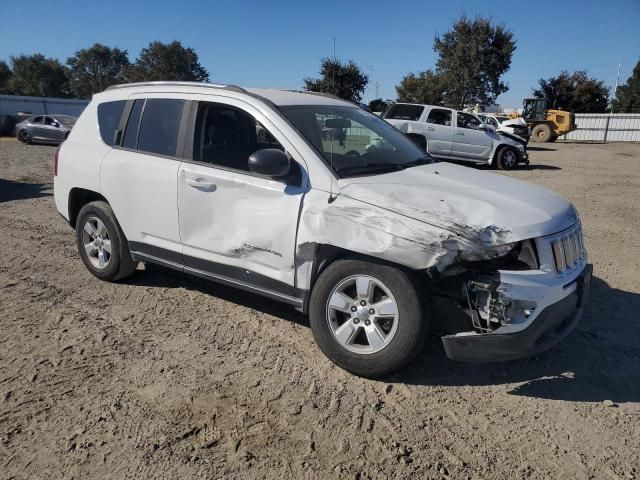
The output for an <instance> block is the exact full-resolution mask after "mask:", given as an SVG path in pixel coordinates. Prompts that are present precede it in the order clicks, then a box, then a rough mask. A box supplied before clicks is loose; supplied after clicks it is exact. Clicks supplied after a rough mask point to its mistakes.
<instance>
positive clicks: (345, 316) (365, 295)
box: [326, 275, 398, 354]
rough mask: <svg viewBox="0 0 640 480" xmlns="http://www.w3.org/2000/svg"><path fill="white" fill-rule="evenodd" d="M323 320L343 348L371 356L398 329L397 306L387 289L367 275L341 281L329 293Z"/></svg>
mask: <svg viewBox="0 0 640 480" xmlns="http://www.w3.org/2000/svg"><path fill="white" fill-rule="evenodd" d="M326 318H327V322H328V324H329V328H330V330H331V333H332V334H333V336H334V338H335V339H336V340H337V342H338V343H339V344H340V345H341V346H342V347H343V348H345V349H347V350H349V351H351V352H354V353H360V354H372V353H376V352H379V351H380V350H382V349H383V348H385V347H386V346H387V345H388V344H389V343H390V342H391V341H392V340H393V337H394V336H395V334H396V331H397V329H398V304H397V302H396V300H395V298H394V296H393V294H392V293H391V291H390V290H389V288H388V287H387V286H386V285H385V284H384V283H382V282H381V281H380V280H378V279H376V278H374V277H371V276H368V275H355V276H350V277H347V278H345V279H344V280H342V281H340V282H339V283H338V284H337V285H336V286H335V287H334V288H333V290H332V291H331V293H330V294H329V298H328V300H327V308H326Z"/></svg>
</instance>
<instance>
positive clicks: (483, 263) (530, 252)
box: [458, 240, 539, 270]
mask: <svg viewBox="0 0 640 480" xmlns="http://www.w3.org/2000/svg"><path fill="white" fill-rule="evenodd" d="M458 260H459V262H460V263H461V264H463V265H464V266H466V267H470V268H477V269H481V270H537V269H538V268H539V263H538V255H537V253H536V248H535V245H534V243H533V241H531V240H524V241H522V242H513V243H506V244H504V245H498V246H494V247H488V248H486V249H483V250H465V251H461V252H459V253H458Z"/></svg>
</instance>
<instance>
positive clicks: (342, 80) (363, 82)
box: [304, 58, 369, 103]
mask: <svg viewBox="0 0 640 480" xmlns="http://www.w3.org/2000/svg"><path fill="white" fill-rule="evenodd" d="M367 83H369V77H367V75H365V74H364V73H362V71H361V70H360V67H358V65H356V64H355V63H354V62H353V60H349V61H348V62H347V63H342V62H341V61H340V60H338V59H335V58H323V59H322V61H321V63H320V78H317V79H314V78H308V77H307V78H305V79H304V84H305V89H306V90H307V91H309V92H321V93H331V94H333V95H336V96H338V97H340V98H342V99H344V100H347V101H349V102H353V103H360V100H361V99H362V93H363V92H364V89H365V88H366V87H367Z"/></svg>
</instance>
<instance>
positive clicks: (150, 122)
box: [138, 98, 184, 157]
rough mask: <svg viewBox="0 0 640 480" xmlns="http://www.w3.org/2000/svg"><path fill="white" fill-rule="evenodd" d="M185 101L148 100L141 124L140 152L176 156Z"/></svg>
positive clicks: (139, 135) (139, 136)
mask: <svg viewBox="0 0 640 480" xmlns="http://www.w3.org/2000/svg"><path fill="white" fill-rule="evenodd" d="M183 107H184V100H173V99H165V98H151V99H148V100H147V102H146V105H145V107H144V111H143V114H142V121H141V122H140V132H139V134H138V150H141V151H143V152H149V153H156V154H158V155H167V156H170V157H175V156H176V148H177V146H178V130H179V129H180V120H181V119H182V110H183Z"/></svg>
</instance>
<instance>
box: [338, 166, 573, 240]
mask: <svg viewBox="0 0 640 480" xmlns="http://www.w3.org/2000/svg"><path fill="white" fill-rule="evenodd" d="M339 187H340V194H341V195H345V196H348V197H350V198H353V199H355V200H359V201H361V202H365V203H369V204H371V205H374V206H376V207H378V208H382V209H384V210H387V211H389V212H393V213H395V214H398V215H402V216H405V217H409V218H412V219H415V220H417V221H420V222H424V223H426V224H429V225H433V226H435V227H438V228H442V229H445V230H448V231H450V232H452V233H454V234H456V235H459V236H463V237H467V236H469V233H470V232H471V233H478V232H484V233H483V235H482V238H480V239H477V240H481V242H482V243H484V244H494V245H496V244H503V243H508V242H513V241H519V240H525V239H528V238H534V237H540V236H544V235H549V234H552V233H556V232H558V231H561V230H564V229H566V228H568V227H570V226H571V225H573V224H574V223H575V222H576V220H577V213H576V211H575V209H574V208H573V206H572V205H571V203H569V202H568V201H567V200H566V199H564V198H562V197H561V196H560V195H558V194H556V193H554V192H552V191H550V190H547V189H546V188H543V187H539V186H537V185H533V184H531V183H528V182H524V181H521V180H516V179H514V178H510V177H507V176H504V175H497V174H493V173H488V172H483V171H481V170H476V169H472V168H467V167H462V166H459V165H454V164H451V163H433V164H429V165H423V166H419V167H413V168H408V169H406V170H402V171H399V172H393V173H388V174H383V175H372V176H367V177H354V178H346V179H342V180H340V182H339ZM473 236H476V235H473Z"/></svg>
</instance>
